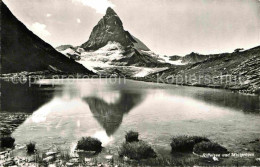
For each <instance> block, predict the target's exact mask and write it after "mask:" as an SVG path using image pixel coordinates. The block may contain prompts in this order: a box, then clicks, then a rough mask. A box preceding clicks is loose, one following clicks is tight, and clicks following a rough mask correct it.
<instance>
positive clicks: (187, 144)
mask: <svg viewBox="0 0 260 167" xmlns="http://www.w3.org/2000/svg"><path fill="white" fill-rule="evenodd" d="M202 141H206V142H208V141H210V140H209V139H207V138H206V137H200V136H177V137H173V138H172V142H171V147H172V152H192V151H193V147H194V145H195V144H197V143H200V142H202Z"/></svg>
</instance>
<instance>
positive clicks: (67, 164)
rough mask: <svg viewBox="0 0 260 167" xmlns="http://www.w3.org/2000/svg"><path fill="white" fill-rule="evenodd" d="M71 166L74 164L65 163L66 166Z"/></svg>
mask: <svg viewBox="0 0 260 167" xmlns="http://www.w3.org/2000/svg"><path fill="white" fill-rule="evenodd" d="M73 165H74V163H71V162H67V163H66V166H73Z"/></svg>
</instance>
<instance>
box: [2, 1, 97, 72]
mask: <svg viewBox="0 0 260 167" xmlns="http://www.w3.org/2000/svg"><path fill="white" fill-rule="evenodd" d="M50 68H51V69H57V70H59V71H62V72H67V73H85V74H93V72H92V71H89V70H87V69H86V68H85V67H83V66H82V65H81V64H78V63H77V62H75V61H73V60H71V59H69V58H67V57H65V56H64V55H62V54H61V53H59V52H57V51H56V50H55V49H54V48H53V47H52V46H51V45H49V44H47V43H46V42H44V41H43V40H42V39H40V38H39V37H38V36H36V35H35V34H33V33H32V32H31V31H30V30H29V29H27V27H26V26H25V25H24V24H23V23H22V22H20V21H19V20H18V19H17V18H16V17H15V16H14V15H13V14H12V13H11V11H10V10H9V9H8V8H7V6H6V5H5V4H4V3H3V2H1V72H2V73H14V72H21V71H29V72H32V71H43V70H48V69H50Z"/></svg>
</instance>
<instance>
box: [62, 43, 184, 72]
mask: <svg viewBox="0 0 260 167" xmlns="http://www.w3.org/2000/svg"><path fill="white" fill-rule="evenodd" d="M124 52H125V51H124V49H123V47H122V46H121V44H120V43H118V42H111V41H109V42H108V44H107V45H105V46H104V47H102V48H100V49H98V50H96V51H93V52H86V51H84V49H83V48H77V49H75V50H73V49H72V48H68V49H66V50H64V51H61V53H63V54H64V55H65V56H67V57H69V54H70V55H79V56H80V60H77V62H78V63H80V64H82V65H83V66H84V67H86V68H88V69H89V70H91V71H93V72H95V73H98V74H100V73H102V72H103V73H106V72H107V73H109V69H114V70H115V69H121V70H123V71H129V72H128V74H131V76H132V77H145V76H147V75H149V74H152V73H155V72H160V71H163V70H166V69H167V67H164V68H149V67H136V66H125V65H126V64H125V63H124V62H115V60H120V59H122V58H124V55H123V53H124ZM141 52H142V53H143V54H146V55H149V56H151V57H155V58H156V59H158V60H159V61H160V62H163V63H170V64H175V65H183V63H181V60H178V61H170V57H169V56H162V55H159V54H156V53H154V52H152V51H145V50H141ZM110 71H111V70H110ZM112 72H113V70H112Z"/></svg>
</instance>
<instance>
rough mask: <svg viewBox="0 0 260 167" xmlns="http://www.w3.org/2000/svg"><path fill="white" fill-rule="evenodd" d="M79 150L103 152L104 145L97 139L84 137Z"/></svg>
mask: <svg viewBox="0 0 260 167" xmlns="http://www.w3.org/2000/svg"><path fill="white" fill-rule="evenodd" d="M77 149H78V150H84V151H95V152H101V150H102V143H101V141H99V140H98V139H96V138H92V137H82V138H81V139H80V140H79V141H78V144H77Z"/></svg>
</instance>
